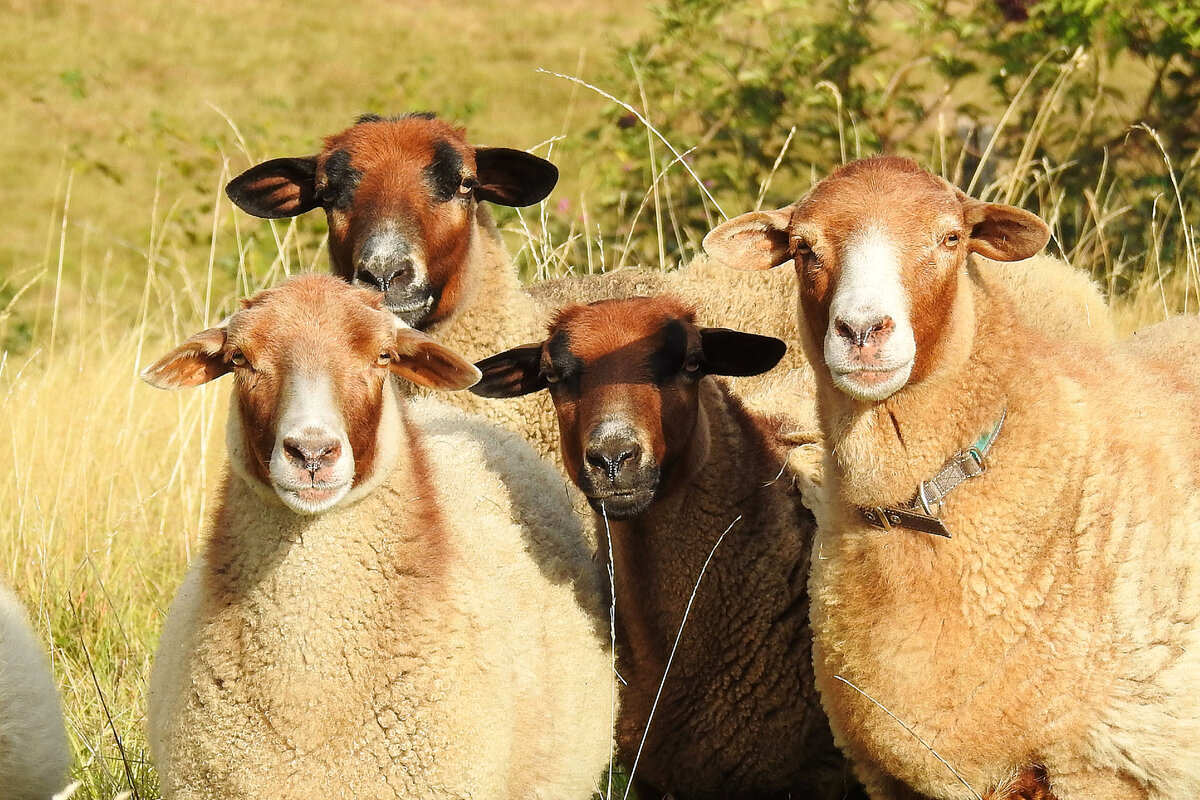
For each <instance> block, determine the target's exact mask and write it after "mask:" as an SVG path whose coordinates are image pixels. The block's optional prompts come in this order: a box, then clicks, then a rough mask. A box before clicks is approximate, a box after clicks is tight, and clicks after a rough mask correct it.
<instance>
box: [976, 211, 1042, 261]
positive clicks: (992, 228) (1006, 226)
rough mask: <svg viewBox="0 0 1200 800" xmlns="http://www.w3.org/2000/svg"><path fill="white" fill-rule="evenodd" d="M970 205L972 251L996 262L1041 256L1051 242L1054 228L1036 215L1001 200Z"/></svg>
mask: <svg viewBox="0 0 1200 800" xmlns="http://www.w3.org/2000/svg"><path fill="white" fill-rule="evenodd" d="M976 205H977V206H978V207H977V208H973V207H970V206H968V207H967V208H966V209H965V211H964V215H963V216H964V218H965V219H966V221H967V223H968V224H970V225H972V229H971V250H972V251H973V252H976V253H979V255H981V256H984V257H985V258H990V259H993V260H995V261H1021V260H1023V259H1026V258H1032V257H1033V256H1035V255H1037V254H1038V253H1039V252H1040V251H1041V249H1042V248H1043V247H1045V246H1046V243H1047V242H1048V241H1050V227H1049V226H1048V225H1047V224H1046V223H1045V222H1043V221H1042V220H1041V218H1040V217H1038V216H1037V215H1036V214H1032V213H1030V212H1028V211H1025V210H1024V209H1020V208H1016V207H1014V206H1007V205H1002V204H1000V203H978V202H976Z"/></svg>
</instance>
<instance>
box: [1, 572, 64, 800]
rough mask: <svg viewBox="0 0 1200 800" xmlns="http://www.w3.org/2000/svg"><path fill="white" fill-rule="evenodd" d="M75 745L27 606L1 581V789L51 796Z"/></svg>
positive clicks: (28, 798)
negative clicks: (31, 623) (66, 725)
mask: <svg viewBox="0 0 1200 800" xmlns="http://www.w3.org/2000/svg"><path fill="white" fill-rule="evenodd" d="M70 765H71V751H70V748H69V747H68V745H67V731H66V728H64V727H63V716H62V708H61V707H60V705H59V701H58V690H57V689H56V688H55V686H54V678H53V676H52V675H51V674H50V666H49V665H48V664H47V663H46V653H45V650H44V649H43V648H42V646H41V645H40V644H39V643H38V641H37V637H36V636H34V633H33V629H32V628H31V627H30V626H29V619H28V618H27V617H26V615H25V607H24V606H23V605H21V601H20V600H18V599H17V596H16V595H15V594H13V591H12V590H11V589H10V588H8V586H6V585H5V584H4V583H3V582H2V581H0V786H2V787H4V788H3V791H2V792H0V793H2V794H3V795H4V797H6V798H9V800H47V798H49V797H50V796H51V795H53V794H54V793H56V792H58V791H61V790H62V789H63V787H64V786H65V785H66V782H67V769H68V767H70Z"/></svg>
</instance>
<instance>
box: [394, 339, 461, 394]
mask: <svg viewBox="0 0 1200 800" xmlns="http://www.w3.org/2000/svg"><path fill="white" fill-rule="evenodd" d="M388 368H389V369H390V370H391V371H392V372H394V373H395V374H397V375H399V376H400V377H401V378H404V379H406V380H410V381H412V382H413V383H415V384H417V385H418V386H424V387H426V388H428V389H438V390H440V391H443V392H455V391H458V390H459V389H467V388H470V387H471V386H473V385H474V384H475V382H476V381H478V380H479V370H477V369H475V366H474V365H473V364H472V363H471V362H470V361H467V360H466V359H465V358H463V357H462V356H460V355H459V354H458V353H456V352H454V351H453V350H451V349H450V348H449V347H446V346H445V345H443V344H439V343H438V342H437V341H436V340H434V339H433V338H432V337H430V336H427V335H425V334H424V333H421V332H420V331H418V330H415V329H413V328H409V327H405V326H401V325H397V326H396V349H395V351H394V352H393V353H392V362H391V364H390V365H389V367H388Z"/></svg>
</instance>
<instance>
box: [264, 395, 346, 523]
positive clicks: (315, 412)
mask: <svg viewBox="0 0 1200 800" xmlns="http://www.w3.org/2000/svg"><path fill="white" fill-rule="evenodd" d="M290 438H297V439H308V440H317V441H328V442H330V443H333V442H336V443H337V444H339V445H340V446H341V453H340V454H339V455H338V457H337V458H336V459H335V461H334V463H333V465H332V466H331V467H329V468H326V469H323V470H321V471H320V472H318V476H319V477H318V480H316V481H314V480H313V477H312V475H311V474H310V473H309V472H308V471H307V470H305V469H303V468H301V467H298V466H296V465H295V464H294V463H292V462H291V460H289V459H288V457H287V455H286V453H285V451H284V442H286V441H287V440H288V439H290ZM270 473H271V482H272V483H273V484H274V487H275V491H276V493H277V494H278V495H279V497H280V499H282V500H283V502H284V504H285V505H287V506H288V508H290V509H292V510H293V511H295V512H297V513H300V514H318V513H320V512H322V511H325V510H327V509H329V508H331V507H332V506H334V505H335V504H336V503H337V502H338V501H339V500H341V499H342V498H343V497H345V495H346V493H347V492H348V491H350V484H351V483H352V482H353V480H354V453H353V451H352V450H351V447H350V440H349V438H348V437H347V435H346V424H345V421H344V420H343V419H342V413H341V410H340V409H339V408H338V406H337V401H336V399H335V398H334V393H333V386H332V383H331V382H330V379H329V376H328V375H324V374H315V375H289V376H288V378H287V382H286V383H285V384H284V387H283V391H282V392H280V396H279V423H278V425H277V427H276V430H275V448H274V450H273V451H272V453H271V469H270Z"/></svg>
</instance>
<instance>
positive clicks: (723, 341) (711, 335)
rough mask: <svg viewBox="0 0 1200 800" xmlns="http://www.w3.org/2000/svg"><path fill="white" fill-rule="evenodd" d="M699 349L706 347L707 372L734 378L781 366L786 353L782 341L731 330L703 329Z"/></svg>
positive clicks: (705, 365) (758, 373)
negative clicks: (780, 363) (780, 362)
mask: <svg viewBox="0 0 1200 800" xmlns="http://www.w3.org/2000/svg"><path fill="white" fill-rule="evenodd" d="M700 346H701V347H702V348H704V371H705V372H706V373H708V374H709V375H732V376H735V377H739V376H740V377H744V376H747V375H761V374H762V373H764V372H766V371H767V370H769V369H771V367H773V366H775V365H776V364H778V363H779V360H780V359H781V358H783V354H784V353H786V352H787V345H786V344H785V343H784V342H783V340H782V339H776V338H775V337H774V336H759V335H758V334H757V333H743V332H742V331H731V330H729V329H728V328H703V329H701V331H700Z"/></svg>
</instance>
